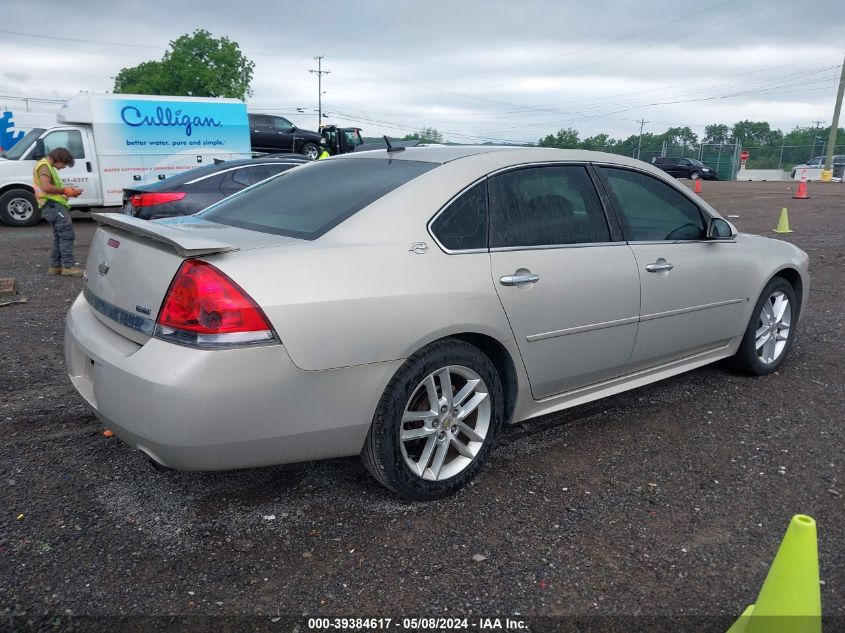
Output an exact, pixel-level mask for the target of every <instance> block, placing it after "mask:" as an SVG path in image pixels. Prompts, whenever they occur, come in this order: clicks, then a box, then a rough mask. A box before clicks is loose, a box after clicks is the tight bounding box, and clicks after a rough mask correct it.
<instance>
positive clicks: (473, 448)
mask: <svg viewBox="0 0 845 633" xmlns="http://www.w3.org/2000/svg"><path fill="white" fill-rule="evenodd" d="M502 401H503V397H502V385H501V381H500V379H499V374H498V372H497V371H496V368H495V367H494V366H493V363H492V362H491V361H490V359H489V358H488V357H487V356H486V355H485V354H484V353H483V352H481V350H479V349H478V348H476V347H474V346H472V345H469V344H468V343H465V342H463V341H459V340H457V339H443V340H441V341H437V342H435V343H432V344H431V345H429V346H428V347H426V348H424V349H422V350H420V351H419V352H417V353H415V354H414V355H412V356H411V357H410V358H408V360H407V361H405V363H404V364H403V365H402V367H400V368H399V370H398V371H397V372H396V374H395V375H394V376H393V378H392V379H391V381H390V383H389V384H388V385H387V388H386V389H385V391H384V394H383V395H382V397H381V400H380V401H379V404H378V407H377V408H376V412H375V415H374V416H373V424H372V426H371V427H370V432H369V433H368V435H367V440H366V442H365V443H364V448H363V450H362V451H361V459H362V460H363V462H364V465H365V466H366V467H367V470H369V471H370V473H371V474H372V475H373V477H375V478H376V479H377V480H378V481H379V482H380V483H381V484H383V485H384V486H386V487H387V488H389V489H391V490H393V491H394V492H397V493H399V494H400V495H402V496H403V497H405V498H406V499H411V500H414V501H429V500H432V499H438V498H441V497H446V496H449V495H452V494H454V493H455V492H457V491H458V490H460V489H461V488H463V487H464V486H465V485H466V484H467V483H469V482H470V480H472V478H473V477H475V475H476V474H477V473H478V471H479V470H481V468H483V467H484V465H485V464H486V462H487V460H488V458H489V456H490V452H491V451H492V449H493V443H494V441H495V438H496V435H497V434H498V432H499V428H500V427H501V424H502V417H503V404H502Z"/></svg>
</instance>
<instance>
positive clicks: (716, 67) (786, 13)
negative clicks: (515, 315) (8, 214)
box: [0, 0, 845, 142]
mask: <svg viewBox="0 0 845 633" xmlns="http://www.w3.org/2000/svg"><path fill="white" fill-rule="evenodd" d="M34 6H35V5H33V3H32V2H30V1H29V0H26V1H19V0H3V11H2V15H3V19H2V21H0V60H2V61H0V95H1V96H0V106H3V105H5V106H6V107H8V108H10V109H13V110H20V109H22V104H21V102H19V101H15V100H14V99H12V97H22V96H26V97H33V98H60V99H61V98H67V97H69V96H71V95H73V94H75V93H77V92H79V91H81V90H82V91H94V92H102V91H109V90H111V88H112V86H113V79H112V78H113V77H114V76H115V75H116V74H117V73H118V72H119V71H120V69H121V68H124V67H128V66H134V65H136V64H138V63H140V62H142V61H146V60H149V59H158V58H160V57H161V55H162V54H163V53H164V51H165V49H166V48H167V46H168V43H169V41H170V40H172V39H175V38H176V37H178V36H180V35H182V34H184V33H189V32H191V31H193V30H194V29H196V28H203V29H206V30H208V31H210V32H211V33H212V34H213V35H215V36H221V35H225V36H227V37H229V38H230V39H232V40H234V41H236V42H238V43H239V44H240V46H241V49H242V51H243V52H244V54H245V55H246V56H247V57H249V58H250V59H252V60H253V61H254V62H255V76H254V79H253V83H252V87H253V90H254V95H253V97H252V98H250V99H249V101H248V105H249V108H250V109H251V110H253V111H268V112H269V111H273V112H277V113H279V114H282V115H284V116H287V117H288V118H290V119H291V120H293V121H294V122H295V123H297V125H300V126H301V127H307V128H311V129H314V128H316V125H317V115H316V107H317V81H316V79H315V76H314V75H312V74H309V72H308V70H309V69H312V68H316V61H315V60H314V59H313V57H314V56H316V55H324V56H325V59H324V60H323V68H324V69H326V70H330V71H331V74H329V75H326V76H324V83H323V89H324V91H325V94H324V95H323V109H324V111H326V112H328V118H327V120H328V121H329V122H333V123H338V124H343V125H359V126H361V127H363V128H364V132H365V134H366V135H368V136H375V135H381V134H389V135H392V136H401V135H403V134H405V133H408V132H411V131H414V130H416V129H419V128H422V127H427V126H431V127H435V128H437V129H439V130H441V131H442V132H443V133H444V135H445V136H446V137H447V138H448V139H449V140H452V141H456V142H476V141H486V140H500V141H536V140H537V139H538V138H540V137H541V136H545V135H546V134H549V133H553V132H554V131H556V130H557V129H559V128H561V127H574V128H576V129H578V130H579V131H580V132H581V136H582V138H583V137H586V136H590V135H593V134H596V133H601V132H606V133H609V134H610V135H611V136H614V137H627V136H629V135H630V134H633V133H635V132H637V131H638V130H639V123H638V120H639V119H643V118H644V119H645V120H646V121H648V123H646V124H645V131H651V132H657V133H659V132H662V131H664V130H665V129H666V128H667V127H669V126H674V125H689V126H691V127H692V128H693V130H694V131H696V132H697V133H699V134H702V133H703V130H704V126H705V125H707V124H708V123H714V122H716V123H728V124H732V123H734V122H735V121H738V120H742V119H746V118H748V119H752V120H766V121H769V122H770V123H771V124H772V125H773V126H775V127H779V128H781V129H783V130H784V131H788V130H790V129H792V128H793V127H795V126H796V125H814V121H822V125H825V124H829V122H830V119H831V117H832V111H833V103H834V98H835V94H836V85H837V81H838V78H839V73H840V66H841V64H842V60H843V56H845V6H844V5H843V3H842V2H841V1H839V0H817V1H816V2H813V3H812V7H811V8H807V7H808V6H809V5H806V4H805V3H801V2H798V1H797V0H733V1H730V2H726V1H724V0H699V1H697V2H688V1H686V0H677V1H674V2H672V1H669V0H663V1H647V0H641V1H637V2H634V1H630V2H625V1H621V0H602V1H601V2H595V1H593V2H591V1H584V0H580V1H578V2H569V1H563V0H489V1H481V0H461V1H458V0H451V1H443V0H426V1H425V2H423V1H419V0H407V1H403V0H392V1H388V0H384V1H382V0H359V1H353V0H348V1H342V0H321V1H319V2H295V1H287V2H282V1H276V2H273V1H268V0H251V1H250V2H247V3H240V2H235V1H234V0H204V1H202V2H198V1H193V0H182V1H176V2H174V1H173V0H171V1H169V2H163V1H161V0H146V1H145V2H138V1H137V0H135V1H133V2H125V1H123V0H112V1H111V2H105V1H99V0H96V1H95V0H65V1H64V2H50V1H46V2H45V1H43V0H42V1H41V2H39V3H38V5H37V6H40V7H41V10H40V11H42V12H43V14H44V15H47V16H52V18H51V19H50V20H49V22H50V23H51V26H50V28H49V31H50V33H51V35H52V36H55V37H49V36H48V37H45V38H41V37H37V36H33V35H37V25H38V20H37V19H36V18H35V14H34V9H33V7H34ZM58 38H64V39H58ZM53 107H55V106H53V105H52V104H48V103H40V102H31V103H30V108H31V109H32V110H44V109H49V108H53ZM297 108H301V109H303V110H304V112H305V114H299V113H297ZM840 125H841V123H840Z"/></svg>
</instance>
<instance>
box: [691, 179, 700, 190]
mask: <svg viewBox="0 0 845 633" xmlns="http://www.w3.org/2000/svg"><path fill="white" fill-rule="evenodd" d="M693 191H694V192H695V193H701V178H699V179H698V180H696V181H695V188H694V189H693Z"/></svg>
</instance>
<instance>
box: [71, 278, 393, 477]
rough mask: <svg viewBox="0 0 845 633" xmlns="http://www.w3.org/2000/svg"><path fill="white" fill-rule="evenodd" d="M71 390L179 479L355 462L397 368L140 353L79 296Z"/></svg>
mask: <svg viewBox="0 0 845 633" xmlns="http://www.w3.org/2000/svg"><path fill="white" fill-rule="evenodd" d="M65 361H66V364H67V372H68V376H69V377H70V380H71V382H72V383H73V385H74V387H76V389H77V391H79V393H80V394H81V395H82V396H83V397H84V398H85V399H86V400H87V401H88V403H89V404H90V405H91V406H92V407H94V409H95V410H96V412H97V416H98V417H99V418H100V419H101V420H102V421H103V422H104V423H105V424H107V425H108V426H109V427H110V428H111V429H112V430H113V431H114V432H115V434H116V435H117V436H118V437H119V438H121V439H122V440H123V441H125V442H126V443H127V444H129V445H130V446H133V447H135V448H138V449H140V450H142V451H144V452H145V453H146V454H148V455H149V456H150V457H151V458H152V459H154V460H155V461H157V462H159V463H160V464H162V465H164V466H168V467H170V468H176V469H179V470H225V469H232V468H246V467H253V466H265V465H270V464H283V463H290V462H298V461H308V460H312V459H322V458H328V457H342V456H347V455H356V454H358V453H359V452H360V450H361V447H362V446H363V444H364V439H365V438H366V434H367V431H368V430H369V426H370V423H371V421H372V416H373V412H374V411H375V408H376V405H377V403H378V399H379V398H380V397H381V394H382V392H383V390H384V388H385V386H386V385H387V382H388V381H389V380H390V377H391V376H392V375H393V373H394V372H395V370H396V369H397V368H398V366H399V365H400V364H401V361H392V362H388V363H375V364H370V365H360V366H355V367H347V368H342V369H335V370H327V371H303V370H301V369H299V368H297V367H296V366H295V365H294V364H293V363H292V362H291V360H290V357H289V356H288V354H287V351H286V350H285V348H284V347H283V346H281V345H272V346H266V347H253V348H244V349H233V350H214V351H208V350H195V349H191V348H187V347H182V346H179V345H174V344H172V343H167V342H164V341H160V340H158V339H150V340H149V341H147V342H146V343H144V344H143V345H139V344H137V343H135V342H133V341H130V340H128V339H126V338H124V337H122V336H120V335H118V334H116V333H115V332H113V331H112V330H111V329H110V328H108V327H107V326H105V325H104V324H103V323H101V322H100V320H99V319H98V318H97V316H96V315H95V313H94V312H93V310H92V309H91V307H90V306H89V305H88V303H87V301H86V300H85V299H84V298H83V297H82V296H81V295H80V296H79V297H78V298H77V300H76V301H75V303H74V304H73V306H72V307H71V308H70V311H69V312H68V316H67V323H66V326H65Z"/></svg>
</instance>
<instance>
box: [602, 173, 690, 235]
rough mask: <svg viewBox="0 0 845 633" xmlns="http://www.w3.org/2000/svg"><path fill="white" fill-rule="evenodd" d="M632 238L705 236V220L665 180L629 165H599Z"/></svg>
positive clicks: (686, 199) (687, 200) (687, 199)
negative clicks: (620, 167) (628, 167)
mask: <svg viewBox="0 0 845 633" xmlns="http://www.w3.org/2000/svg"><path fill="white" fill-rule="evenodd" d="M600 170H601V172H602V173H603V174H604V176H605V178H606V180H607V184H608V186H609V188H610V191H611V194H612V195H613V197H614V198H615V199H616V203H617V204H616V206H617V208H618V210H619V213H620V220H621V221H622V225H623V231H624V233H625V239H627V240H628V241H631V242H643V241H655V240H699V239H704V237H705V234H706V224H705V222H704V218H703V217H702V214H701V211H700V210H699V209H698V207H697V206H696V205H695V203H693V202H692V200H690V199H689V198H687V197H686V196H685V195H683V194H682V193H681V192H680V191H677V190H676V189H674V188H673V187H670V186H669V185H667V184H666V183H664V182H662V181H660V180H658V179H657V178H654V177H652V176H648V175H646V174H643V173H640V172H636V171H631V170H628V169H616V168H613V167H601V168H600Z"/></svg>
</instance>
